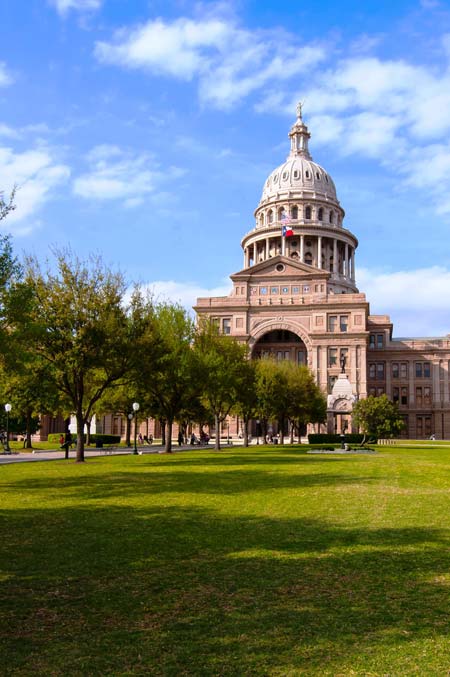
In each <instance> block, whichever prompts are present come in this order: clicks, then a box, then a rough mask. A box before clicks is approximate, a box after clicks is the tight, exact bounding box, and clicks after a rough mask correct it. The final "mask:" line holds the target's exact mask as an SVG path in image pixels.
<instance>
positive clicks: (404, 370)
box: [400, 362, 408, 378]
mask: <svg viewBox="0 0 450 677" xmlns="http://www.w3.org/2000/svg"><path fill="white" fill-rule="evenodd" d="M400 378H408V363H407V362H402V363H401V364H400Z"/></svg>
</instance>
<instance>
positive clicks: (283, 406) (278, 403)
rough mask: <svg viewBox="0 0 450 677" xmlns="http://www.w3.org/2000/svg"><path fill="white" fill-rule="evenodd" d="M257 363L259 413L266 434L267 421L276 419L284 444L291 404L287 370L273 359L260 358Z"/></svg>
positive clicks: (281, 440)
mask: <svg viewBox="0 0 450 677" xmlns="http://www.w3.org/2000/svg"><path fill="white" fill-rule="evenodd" d="M257 365H258V367H257V378H256V388H257V394H258V414H259V417H260V418H262V419H263V420H264V435H266V433H267V421H268V420H269V419H275V420H276V421H278V426H279V431H280V442H281V444H283V442H284V423H285V420H286V418H287V412H288V409H289V404H290V397H289V389H288V376H287V370H286V368H285V367H283V366H280V363H278V362H276V361H275V360H273V359H262V360H258V362H257Z"/></svg>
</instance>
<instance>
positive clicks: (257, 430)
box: [256, 418, 261, 444]
mask: <svg viewBox="0 0 450 677" xmlns="http://www.w3.org/2000/svg"><path fill="white" fill-rule="evenodd" d="M260 425H261V424H260V422H259V418H257V419H256V444H259V434H260V432H261V430H260Z"/></svg>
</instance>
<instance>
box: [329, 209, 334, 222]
mask: <svg viewBox="0 0 450 677" xmlns="http://www.w3.org/2000/svg"><path fill="white" fill-rule="evenodd" d="M330 223H334V212H330Z"/></svg>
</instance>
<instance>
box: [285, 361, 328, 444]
mask: <svg viewBox="0 0 450 677" xmlns="http://www.w3.org/2000/svg"><path fill="white" fill-rule="evenodd" d="M280 366H281V367H282V369H284V371H285V374H286V378H287V388H288V393H289V402H288V406H287V412H286V414H287V417H288V419H289V423H290V427H291V442H293V435H294V428H295V427H297V428H298V432H299V434H300V430H301V428H302V427H303V426H305V425H306V424H307V423H316V422H320V423H322V422H323V421H325V419H326V412H327V402H326V399H325V396H324V394H323V393H322V391H321V390H320V388H319V387H318V385H317V384H316V383H315V381H314V376H313V375H312V373H311V372H310V370H309V369H308V367H306V366H304V365H296V364H295V363H294V362H288V361H285V362H282V363H281V364H280Z"/></svg>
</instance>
